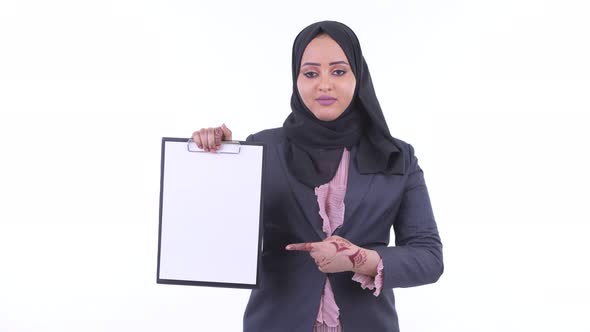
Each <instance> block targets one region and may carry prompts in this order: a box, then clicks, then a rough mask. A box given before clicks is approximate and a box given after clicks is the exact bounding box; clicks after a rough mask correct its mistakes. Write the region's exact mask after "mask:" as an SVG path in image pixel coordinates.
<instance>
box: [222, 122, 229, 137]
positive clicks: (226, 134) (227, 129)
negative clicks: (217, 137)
mask: <svg viewBox="0 0 590 332" xmlns="http://www.w3.org/2000/svg"><path fill="white" fill-rule="evenodd" d="M221 131H222V132H223V140H224V141H231V130H229V128H228V127H227V126H226V125H225V123H224V124H222V125H221Z"/></svg>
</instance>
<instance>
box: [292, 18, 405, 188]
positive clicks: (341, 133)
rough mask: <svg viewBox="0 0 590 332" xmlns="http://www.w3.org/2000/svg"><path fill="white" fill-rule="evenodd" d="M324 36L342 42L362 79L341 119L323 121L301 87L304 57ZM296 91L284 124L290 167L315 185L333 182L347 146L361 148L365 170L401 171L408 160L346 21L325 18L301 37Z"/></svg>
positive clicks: (360, 167)
mask: <svg viewBox="0 0 590 332" xmlns="http://www.w3.org/2000/svg"><path fill="white" fill-rule="evenodd" d="M319 34H327V35H329V36H330V37H331V38H332V39H334V40H335V41H336V43H338V45H340V47H341V48H342V50H343V51H344V54H346V57H347V60H348V62H349V64H350V66H351V69H352V71H353V73H354V75H355V78H356V87H355V92H354V96H353V98H352V101H351V103H350V105H349V106H348V107H347V108H346V110H345V111H344V112H343V113H342V114H341V115H340V116H339V117H338V118H337V119H335V120H332V121H322V120H319V119H317V118H316V117H315V115H314V114H313V113H312V112H311V111H310V110H309V109H308V108H307V107H306V106H305V104H304V103H303V101H302V99H301V97H300V95H299V91H298V90H297V78H298V76H299V71H300V66H301V58H302V57H303V52H304V51H305V48H306V47H307V45H308V44H309V42H311V40H313V39H314V38H315V37H316V36H318V35H319ZM292 75H293V94H292V96H291V114H290V115H289V116H288V117H287V119H286V120H285V122H284V123H283V128H284V130H285V134H286V136H287V146H286V149H285V152H286V159H287V165H288V167H289V171H290V172H291V173H292V174H293V175H294V176H295V177H296V178H297V179H298V180H299V181H300V182H302V183H304V184H306V185H307V186H309V187H312V188H314V187H318V186H320V185H322V184H324V183H327V182H329V181H330V180H331V179H332V178H333V177H334V174H335V173H336V170H337V169H338V165H339V164H340V160H341V158H342V152H343V151H344V149H345V148H351V147H352V146H355V145H356V146H358V150H357V153H356V156H355V162H356V165H357V168H358V170H359V172H360V173H362V174H371V173H383V174H399V173H403V172H404V169H403V168H404V167H403V166H404V163H403V160H401V159H403V158H399V157H400V156H399V149H398V148H397V146H396V145H395V144H394V140H393V137H391V134H390V133H389V128H388V127H387V123H386V122H385V117H384V116H383V112H382V111H381V107H380V106H379V101H378V100H377V96H376V95H375V90H374V88H373V83H372V81H371V75H370V74H369V69H368V67H367V63H366V62H365V59H364V57H363V55H362V52H361V47H360V43H359V41H358V39H357V37H356V35H355V33H354V32H353V31H352V30H351V29H350V28H349V27H347V26H346V25H344V24H342V23H339V22H334V21H323V22H317V23H314V24H311V25H310V26H308V27H306V28H305V29H303V30H302V31H301V32H300V33H299V35H298V36H297V37H296V38H295V41H294V43H293V55H292Z"/></svg>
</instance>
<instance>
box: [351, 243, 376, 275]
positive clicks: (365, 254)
mask: <svg viewBox="0 0 590 332" xmlns="http://www.w3.org/2000/svg"><path fill="white" fill-rule="evenodd" d="M358 249H359V250H358V253H357V254H356V255H355V262H356V264H355V263H354V262H353V267H352V272H354V273H360V274H364V275H368V276H371V277H374V276H376V275H377V265H379V261H380V260H381V257H380V256H379V254H378V253H377V252H376V251H375V250H370V249H365V248H361V247H359V248H358Z"/></svg>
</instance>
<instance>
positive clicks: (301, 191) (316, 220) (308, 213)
mask: <svg viewBox="0 0 590 332" xmlns="http://www.w3.org/2000/svg"><path fill="white" fill-rule="evenodd" d="M276 147H277V150H278V151H277V152H278V154H279V160H280V161H281V165H282V166H283V170H284V172H285V175H286V177H287V182H289V185H290V187H291V191H292V192H293V196H295V199H296V200H297V203H298V204H299V208H300V209H301V212H303V214H304V215H305V219H307V222H309V224H310V226H311V227H312V228H313V229H314V231H315V232H316V233H317V234H318V236H319V238H320V239H322V240H323V239H325V238H326V234H325V233H324V231H323V230H322V218H321V217H320V214H319V211H320V208H319V205H318V201H317V197H316V195H315V190H314V189H313V188H310V187H308V186H306V185H304V184H303V183H301V182H299V180H297V179H296V178H295V177H294V176H293V175H291V173H290V172H289V168H288V167H287V160H286V158H285V142H282V143H281V144H277V145H276Z"/></svg>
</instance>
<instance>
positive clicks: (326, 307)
mask: <svg viewBox="0 0 590 332" xmlns="http://www.w3.org/2000/svg"><path fill="white" fill-rule="evenodd" d="M349 163H350V152H349V151H348V150H347V149H344V153H343V154H342V160H341V161H340V165H339V166H338V170H337V171H336V175H334V178H333V179H332V180H331V181H330V182H328V183H326V184H323V185H321V186H319V187H316V188H315V194H316V196H317V199H318V205H319V207H320V216H321V217H322V221H323V227H322V229H323V231H324V233H326V236H331V235H332V232H333V231H334V230H336V228H338V227H340V226H341V225H342V223H343V222H344V208H345V207H344V195H345V194H346V184H347V181H348V166H349ZM352 280H354V281H356V282H359V283H360V286H361V287H362V288H363V289H366V288H368V289H371V290H372V289H375V291H374V292H373V295H375V296H379V294H380V293H381V288H382V287H383V260H380V261H379V265H378V266H377V275H376V276H375V277H374V278H373V277H370V276H368V275H364V274H360V273H355V274H354V276H353V277H352ZM339 315H340V309H338V305H337V304H336V301H335V299H334V292H333V291H332V286H331V285H330V280H329V279H327V278H326V284H325V286H324V292H323V293H322V297H321V299H320V308H319V311H318V316H317V318H316V323H315V327H314V332H340V331H342V329H341V327H340V320H339V319H338V317H339Z"/></svg>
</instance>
